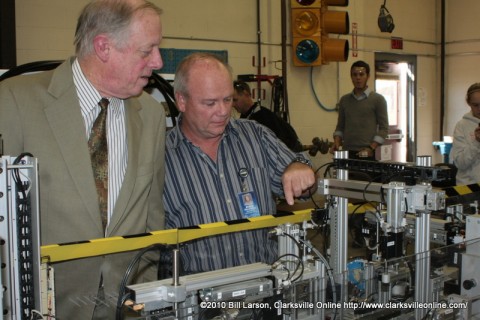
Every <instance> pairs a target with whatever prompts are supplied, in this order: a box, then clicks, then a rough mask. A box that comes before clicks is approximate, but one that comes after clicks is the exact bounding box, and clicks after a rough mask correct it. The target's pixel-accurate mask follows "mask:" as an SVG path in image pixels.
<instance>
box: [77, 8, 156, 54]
mask: <svg viewBox="0 0 480 320" xmlns="http://www.w3.org/2000/svg"><path fill="white" fill-rule="evenodd" d="M142 10H153V11H154V12H156V13H157V14H158V15H161V13H162V9H160V8H159V7H157V6H156V5H154V4H153V3H151V2H149V1H143V0H142V1H127V0H93V1H91V2H90V3H89V4H88V5H86V6H85V7H84V8H83V10H82V12H81V14H80V16H79V17H78V21H77V28H76V30H75V40H74V45H75V53H76V55H77V57H79V58H82V57H85V56H86V55H88V54H91V53H92V52H93V39H94V38H95V37H96V36H97V35H99V34H106V35H108V36H109V37H111V38H112V39H113V41H114V43H115V46H116V47H117V48H123V47H124V46H125V45H126V43H127V41H128V39H129V36H130V32H129V31H130V30H129V26H130V24H131V22H132V20H133V18H134V16H135V14H136V13H137V12H139V11H142Z"/></svg>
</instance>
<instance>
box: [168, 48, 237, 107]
mask: <svg viewBox="0 0 480 320" xmlns="http://www.w3.org/2000/svg"><path fill="white" fill-rule="evenodd" d="M198 61H212V62H216V63H218V65H219V66H223V67H224V68H225V69H227V71H228V73H229V74H230V77H233V72H232V68H231V67H230V66H229V65H228V64H227V63H226V62H225V61H224V60H223V59H222V58H221V57H219V56H218V55H215V54H212V53H208V52H195V53H192V54H190V55H188V56H186V57H185V58H183V60H182V61H180V64H179V65H178V66H177V70H176V72H175V79H174V81H173V90H174V92H175V93H180V94H181V95H182V96H184V97H189V90H188V80H189V77H190V69H191V68H192V66H193V65H194V64H196V63H197V62H198Z"/></svg>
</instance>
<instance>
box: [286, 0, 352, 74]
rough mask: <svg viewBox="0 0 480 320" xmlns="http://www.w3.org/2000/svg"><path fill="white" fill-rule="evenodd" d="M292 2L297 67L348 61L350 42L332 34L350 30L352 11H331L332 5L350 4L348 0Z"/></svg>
mask: <svg viewBox="0 0 480 320" xmlns="http://www.w3.org/2000/svg"><path fill="white" fill-rule="evenodd" d="M290 5H291V18H292V20H291V29H292V47H293V64H294V65H295V66H304V67H305V66H318V65H321V64H325V63H328V62H329V61H346V60H347V58H348V41H346V40H342V39H332V38H329V37H328V34H329V33H340V34H347V33H348V32H349V21H348V13H347V12H345V11H331V10H328V6H329V5H334V6H348V0H291V1H290Z"/></svg>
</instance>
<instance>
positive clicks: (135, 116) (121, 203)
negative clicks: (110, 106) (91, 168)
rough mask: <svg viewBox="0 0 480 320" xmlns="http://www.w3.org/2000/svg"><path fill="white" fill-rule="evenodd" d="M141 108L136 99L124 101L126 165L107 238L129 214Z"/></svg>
mask: <svg viewBox="0 0 480 320" xmlns="http://www.w3.org/2000/svg"><path fill="white" fill-rule="evenodd" d="M141 108H142V107H141V105H140V103H139V102H138V100H137V99H128V100H125V114H126V117H127V118H126V126H127V145H128V165H127V172H126V173H125V178H124V180H123V185H122V188H121V189H120V194H119V195H118V198H117V203H116V204H115V208H114V210H113V215H112V217H111V218H110V224H109V226H108V228H107V236H108V235H109V234H113V233H114V232H115V230H116V229H117V228H118V226H119V224H120V222H121V221H122V220H123V217H125V215H127V214H128V213H129V212H128V211H129V208H128V207H127V205H128V203H129V201H130V197H131V196H132V193H133V188H134V187H135V181H136V179H137V169H138V155H139V148H140V141H141V138H142V128H143V122H142V119H141V117H140V114H139V111H140V110H141Z"/></svg>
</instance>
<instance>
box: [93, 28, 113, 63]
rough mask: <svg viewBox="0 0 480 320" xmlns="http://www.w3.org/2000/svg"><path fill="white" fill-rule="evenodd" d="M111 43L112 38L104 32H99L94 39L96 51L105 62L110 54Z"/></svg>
mask: <svg viewBox="0 0 480 320" xmlns="http://www.w3.org/2000/svg"><path fill="white" fill-rule="evenodd" d="M111 45H112V43H111V41H110V39H109V38H108V37H107V36H106V35H104V34H99V35H97V36H96V37H95V38H94V39H93V48H94V50H95V53H96V54H97V57H98V58H99V59H100V60H102V61H103V62H105V61H107V60H108V57H109V56H110V50H111Z"/></svg>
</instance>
